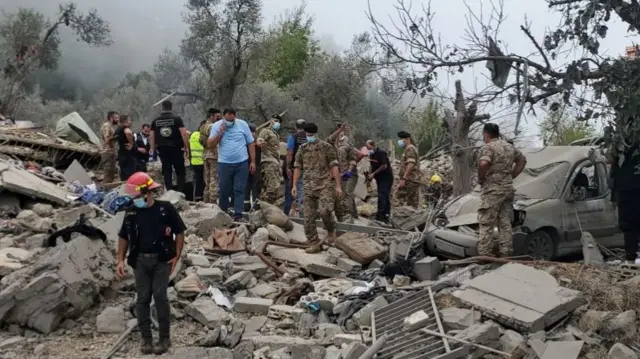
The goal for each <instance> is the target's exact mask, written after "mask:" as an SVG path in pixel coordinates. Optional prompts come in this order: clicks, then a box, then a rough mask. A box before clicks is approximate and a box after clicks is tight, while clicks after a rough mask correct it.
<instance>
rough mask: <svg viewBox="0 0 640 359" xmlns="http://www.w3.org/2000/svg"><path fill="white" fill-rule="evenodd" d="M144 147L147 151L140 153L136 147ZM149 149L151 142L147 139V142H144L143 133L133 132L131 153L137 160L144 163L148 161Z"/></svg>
mask: <svg viewBox="0 0 640 359" xmlns="http://www.w3.org/2000/svg"><path fill="white" fill-rule="evenodd" d="M140 147H142V148H144V149H145V150H147V153H140V151H138V148H140ZM149 151H151V142H150V141H149V140H147V143H146V144H145V143H144V135H143V134H142V132H138V133H136V134H135V138H134V142H133V153H134V154H135V156H136V158H137V159H138V160H139V161H142V162H144V163H147V162H149Z"/></svg>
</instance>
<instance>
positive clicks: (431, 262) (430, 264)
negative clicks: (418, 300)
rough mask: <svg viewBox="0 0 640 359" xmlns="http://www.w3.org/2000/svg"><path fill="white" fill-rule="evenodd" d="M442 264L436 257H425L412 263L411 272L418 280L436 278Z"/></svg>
mask: <svg viewBox="0 0 640 359" xmlns="http://www.w3.org/2000/svg"><path fill="white" fill-rule="evenodd" d="M441 271H442V265H441V264H440V261H439V260H438V258H436V257H425V258H422V259H421V260H419V261H417V262H415V263H414V264H413V273H414V274H415V276H416V278H417V279H418V280H436V279H438V276H439V275H440V272H441Z"/></svg>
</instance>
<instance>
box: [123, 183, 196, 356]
mask: <svg viewBox="0 0 640 359" xmlns="http://www.w3.org/2000/svg"><path fill="white" fill-rule="evenodd" d="M159 187H160V185H159V184H158V183H156V182H154V181H153V179H152V178H151V177H149V175H148V174H146V173H144V172H136V173H134V174H132V175H131V176H130V177H129V178H128V179H127V182H126V185H125V191H126V193H127V195H129V196H131V199H132V202H133V205H132V206H131V207H130V208H128V209H127V210H126V212H125V216H124V220H123V221H122V227H120V232H119V233H118V237H119V239H118V264H117V266H116V274H117V276H118V278H120V279H121V278H123V277H124V276H125V258H126V260H127V262H126V263H127V264H128V265H130V266H131V267H132V268H133V271H134V275H135V282H136V292H137V301H136V313H137V318H138V327H139V329H140V333H141V336H142V346H141V351H142V353H143V354H151V353H155V354H163V353H166V352H167V351H168V350H169V347H170V346H171V338H170V330H169V327H170V325H169V299H168V297H167V287H168V285H169V276H170V275H171V273H172V272H173V271H174V269H175V267H176V263H177V260H178V258H180V254H181V253H182V247H183V244H184V231H185V229H186V227H185V225H184V222H183V221H182V218H180V215H179V214H178V211H177V210H176V208H175V207H174V206H173V205H172V204H171V203H169V202H166V201H158V200H155V199H154V198H153V192H154V190H155V189H156V188H159ZM127 253H128V256H127ZM152 296H153V299H154V301H155V305H156V311H157V313H158V327H159V328H158V329H159V339H158V342H157V343H156V345H153V335H152V333H151V308H150V306H151V298H152Z"/></svg>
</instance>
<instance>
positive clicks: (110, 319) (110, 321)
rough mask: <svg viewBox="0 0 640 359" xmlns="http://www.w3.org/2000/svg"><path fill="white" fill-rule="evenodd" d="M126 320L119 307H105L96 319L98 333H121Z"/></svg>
mask: <svg viewBox="0 0 640 359" xmlns="http://www.w3.org/2000/svg"><path fill="white" fill-rule="evenodd" d="M126 324H127V319H126V318H125V316H124V310H123V309H122V308H121V307H106V308H105V309H104V310H103V311H102V313H100V314H99V315H98V317H97V318H96V330H97V332H98V333H123V332H124V331H125V326H126Z"/></svg>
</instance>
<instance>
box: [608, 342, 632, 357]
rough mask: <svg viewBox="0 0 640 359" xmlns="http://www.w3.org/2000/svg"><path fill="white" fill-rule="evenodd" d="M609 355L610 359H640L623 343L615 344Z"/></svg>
mask: <svg viewBox="0 0 640 359" xmlns="http://www.w3.org/2000/svg"><path fill="white" fill-rule="evenodd" d="M608 355H609V359H638V354H636V352H634V351H633V350H631V349H630V348H629V347H628V346H626V345H624V344H622V343H616V344H614V345H613V346H612V347H611V349H609V354H608Z"/></svg>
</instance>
